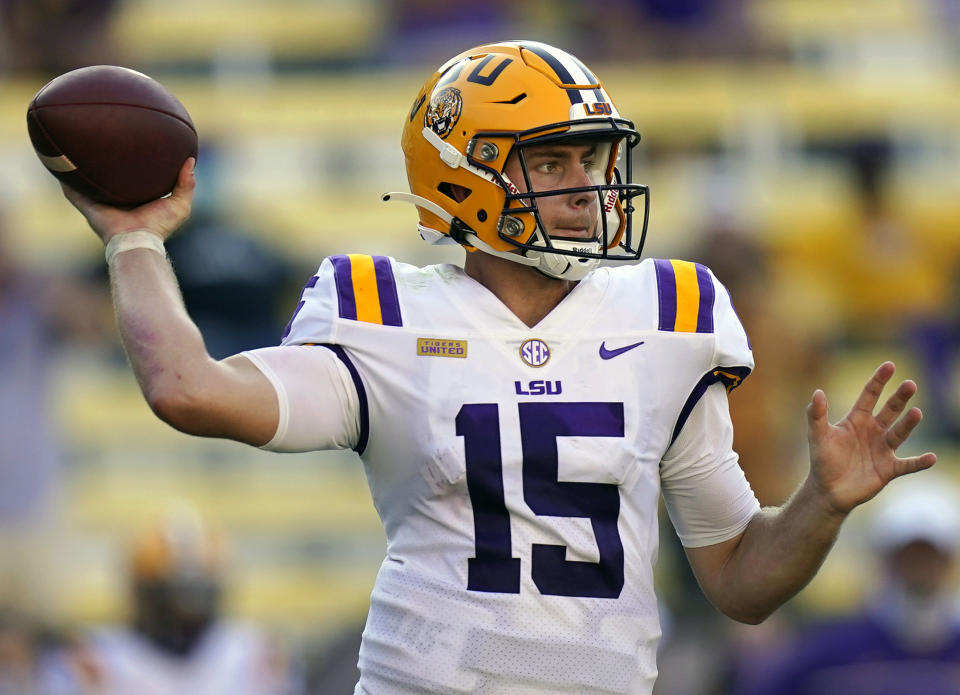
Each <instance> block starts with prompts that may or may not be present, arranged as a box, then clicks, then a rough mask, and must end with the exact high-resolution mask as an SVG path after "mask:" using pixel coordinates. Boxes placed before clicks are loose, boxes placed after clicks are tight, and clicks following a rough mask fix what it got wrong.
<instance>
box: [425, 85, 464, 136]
mask: <svg viewBox="0 0 960 695" xmlns="http://www.w3.org/2000/svg"><path fill="white" fill-rule="evenodd" d="M462 111H463V98H462V97H461V96H460V90H459V89H457V88H456V87H447V88H446V89H442V90H440V91H439V92H437V93H436V94H434V95H433V96H432V97H431V98H430V105H429V106H428V107H427V112H426V113H425V114H424V115H423V125H425V126H426V127H427V128H429V129H430V130H432V131H433V132H434V133H436V134H437V135H439V136H440V137H441V138H446V137H447V136H448V135H449V134H450V133H451V132H452V131H453V127H454V126H455V125H456V124H457V121H459V120H460V113H461V112H462Z"/></svg>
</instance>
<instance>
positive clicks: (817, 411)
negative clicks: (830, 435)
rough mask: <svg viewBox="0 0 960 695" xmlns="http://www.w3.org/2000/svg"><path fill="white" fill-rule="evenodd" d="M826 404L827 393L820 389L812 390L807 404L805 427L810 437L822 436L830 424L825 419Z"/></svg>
mask: <svg viewBox="0 0 960 695" xmlns="http://www.w3.org/2000/svg"><path fill="white" fill-rule="evenodd" d="M827 406H828V404H827V394H825V393H824V392H823V391H821V390H820V389H817V390H816V391H814V392H813V397H812V398H811V399H810V403H809V404H808V405H807V428H808V430H809V435H810V438H811V439H819V438H820V437H822V436H823V435H824V434H825V433H826V431H827V428H828V427H829V426H830V423H829V421H828V420H827V413H828V407H827Z"/></svg>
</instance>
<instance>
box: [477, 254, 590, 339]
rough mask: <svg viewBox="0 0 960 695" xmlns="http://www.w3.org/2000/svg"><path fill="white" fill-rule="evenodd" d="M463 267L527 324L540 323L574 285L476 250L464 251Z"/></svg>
mask: <svg viewBox="0 0 960 695" xmlns="http://www.w3.org/2000/svg"><path fill="white" fill-rule="evenodd" d="M463 270H464V272H466V274H467V275H469V276H470V277H472V278H473V279H474V280H476V281H477V282H479V283H480V284H481V285H483V286H484V287H486V288H487V289H488V290H490V291H491V292H492V293H493V294H494V295H495V296H496V297H497V299H499V300H500V301H501V302H503V304H504V305H505V306H506V307H507V308H508V309H509V310H510V311H511V312H513V314H514V315H515V316H516V317H517V318H518V319H520V320H521V321H523V322H524V323H525V324H526V325H527V326H535V325H536V324H538V323H540V321H541V320H542V319H543V317H544V316H546V315H547V314H549V313H550V312H551V311H552V310H553V309H554V307H556V306H557V304H559V303H560V302H561V300H562V299H563V298H564V297H566V296H567V294H569V293H570V290H572V289H573V287H574V285H575V284H576V283H574V282H570V281H569V280H558V279H556V278H550V277H547V276H546V275H543V274H542V273H539V272H537V271H536V270H534V269H533V268H531V267H529V266H524V265H520V264H519V263H514V262H512V261H508V260H506V259H504V258H497V257H496V256H491V255H489V254H486V253H483V252H480V251H477V252H475V253H468V254H467V257H466V260H465V261H464V264H463Z"/></svg>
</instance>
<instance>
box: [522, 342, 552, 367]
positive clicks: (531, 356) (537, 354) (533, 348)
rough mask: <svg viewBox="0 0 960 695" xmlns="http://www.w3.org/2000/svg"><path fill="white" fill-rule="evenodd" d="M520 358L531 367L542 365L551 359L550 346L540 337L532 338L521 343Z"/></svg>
mask: <svg viewBox="0 0 960 695" xmlns="http://www.w3.org/2000/svg"><path fill="white" fill-rule="evenodd" d="M520 359H522V360H523V361H524V362H525V363H527V364H528V365H530V366H531V367H542V366H543V365H545V364H546V363H547V361H548V360H549V359H550V348H549V347H547V344H546V343H545V342H543V341H542V340H540V339H539V338H530V340H524V341H523V342H522V343H521V344H520Z"/></svg>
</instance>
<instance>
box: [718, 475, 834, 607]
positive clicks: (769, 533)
mask: <svg viewBox="0 0 960 695" xmlns="http://www.w3.org/2000/svg"><path fill="white" fill-rule="evenodd" d="M845 518H846V515H845V514H841V513H838V512H837V511H835V510H834V509H832V508H831V507H830V505H829V504H828V503H826V501H825V499H824V498H823V497H822V495H820V494H819V493H818V492H817V491H816V489H815V487H814V485H813V483H812V481H811V480H809V479H808V480H807V481H805V482H804V484H803V485H801V486H800V487H799V488H798V489H797V491H796V492H795V493H794V494H793V495H792V496H791V498H790V499H789V500H788V501H787V502H786V503H785V504H784V505H783V506H781V507H775V508H767V509H764V510H763V511H761V512H760V513H759V514H757V515H756V516H755V517H754V518H753V520H752V521H751V522H750V524H749V526H747V529H746V531H745V532H744V534H743V537H742V538H741V539H740V543H739V544H738V545H737V547H736V549H735V550H734V552H733V553H731V555H730V558H729V560H728V561H727V562H726V564H725V565H724V568H723V572H722V575H721V576H720V577H718V581H717V582H716V587H717V588H716V595H714V596H711V598H712V599H713V600H714V602H715V603H717V604H718V607H720V608H721V610H723V612H724V613H726V614H727V615H728V616H730V617H731V618H734V619H735V620H739V621H741V622H747V623H758V622H761V621H763V620H764V619H766V618H767V617H768V616H769V615H770V614H771V613H773V611H775V610H776V609H777V608H778V607H780V606H781V605H782V604H783V603H784V602H786V601H787V600H789V599H790V598H791V597H793V596H794V595H795V594H796V593H797V592H798V591H800V590H801V589H802V588H803V587H804V586H806V585H807V583H808V582H809V581H810V580H811V579H812V578H813V576H814V575H815V574H816V573H817V570H818V569H819V568H820V566H821V565H822V564H823V561H824V559H825V558H826V556H827V553H829V551H830V548H831V547H832V546H833V543H834V541H835V540H836V538H837V534H838V532H839V530H840V526H841V524H842V523H843V520H844V519H845Z"/></svg>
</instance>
